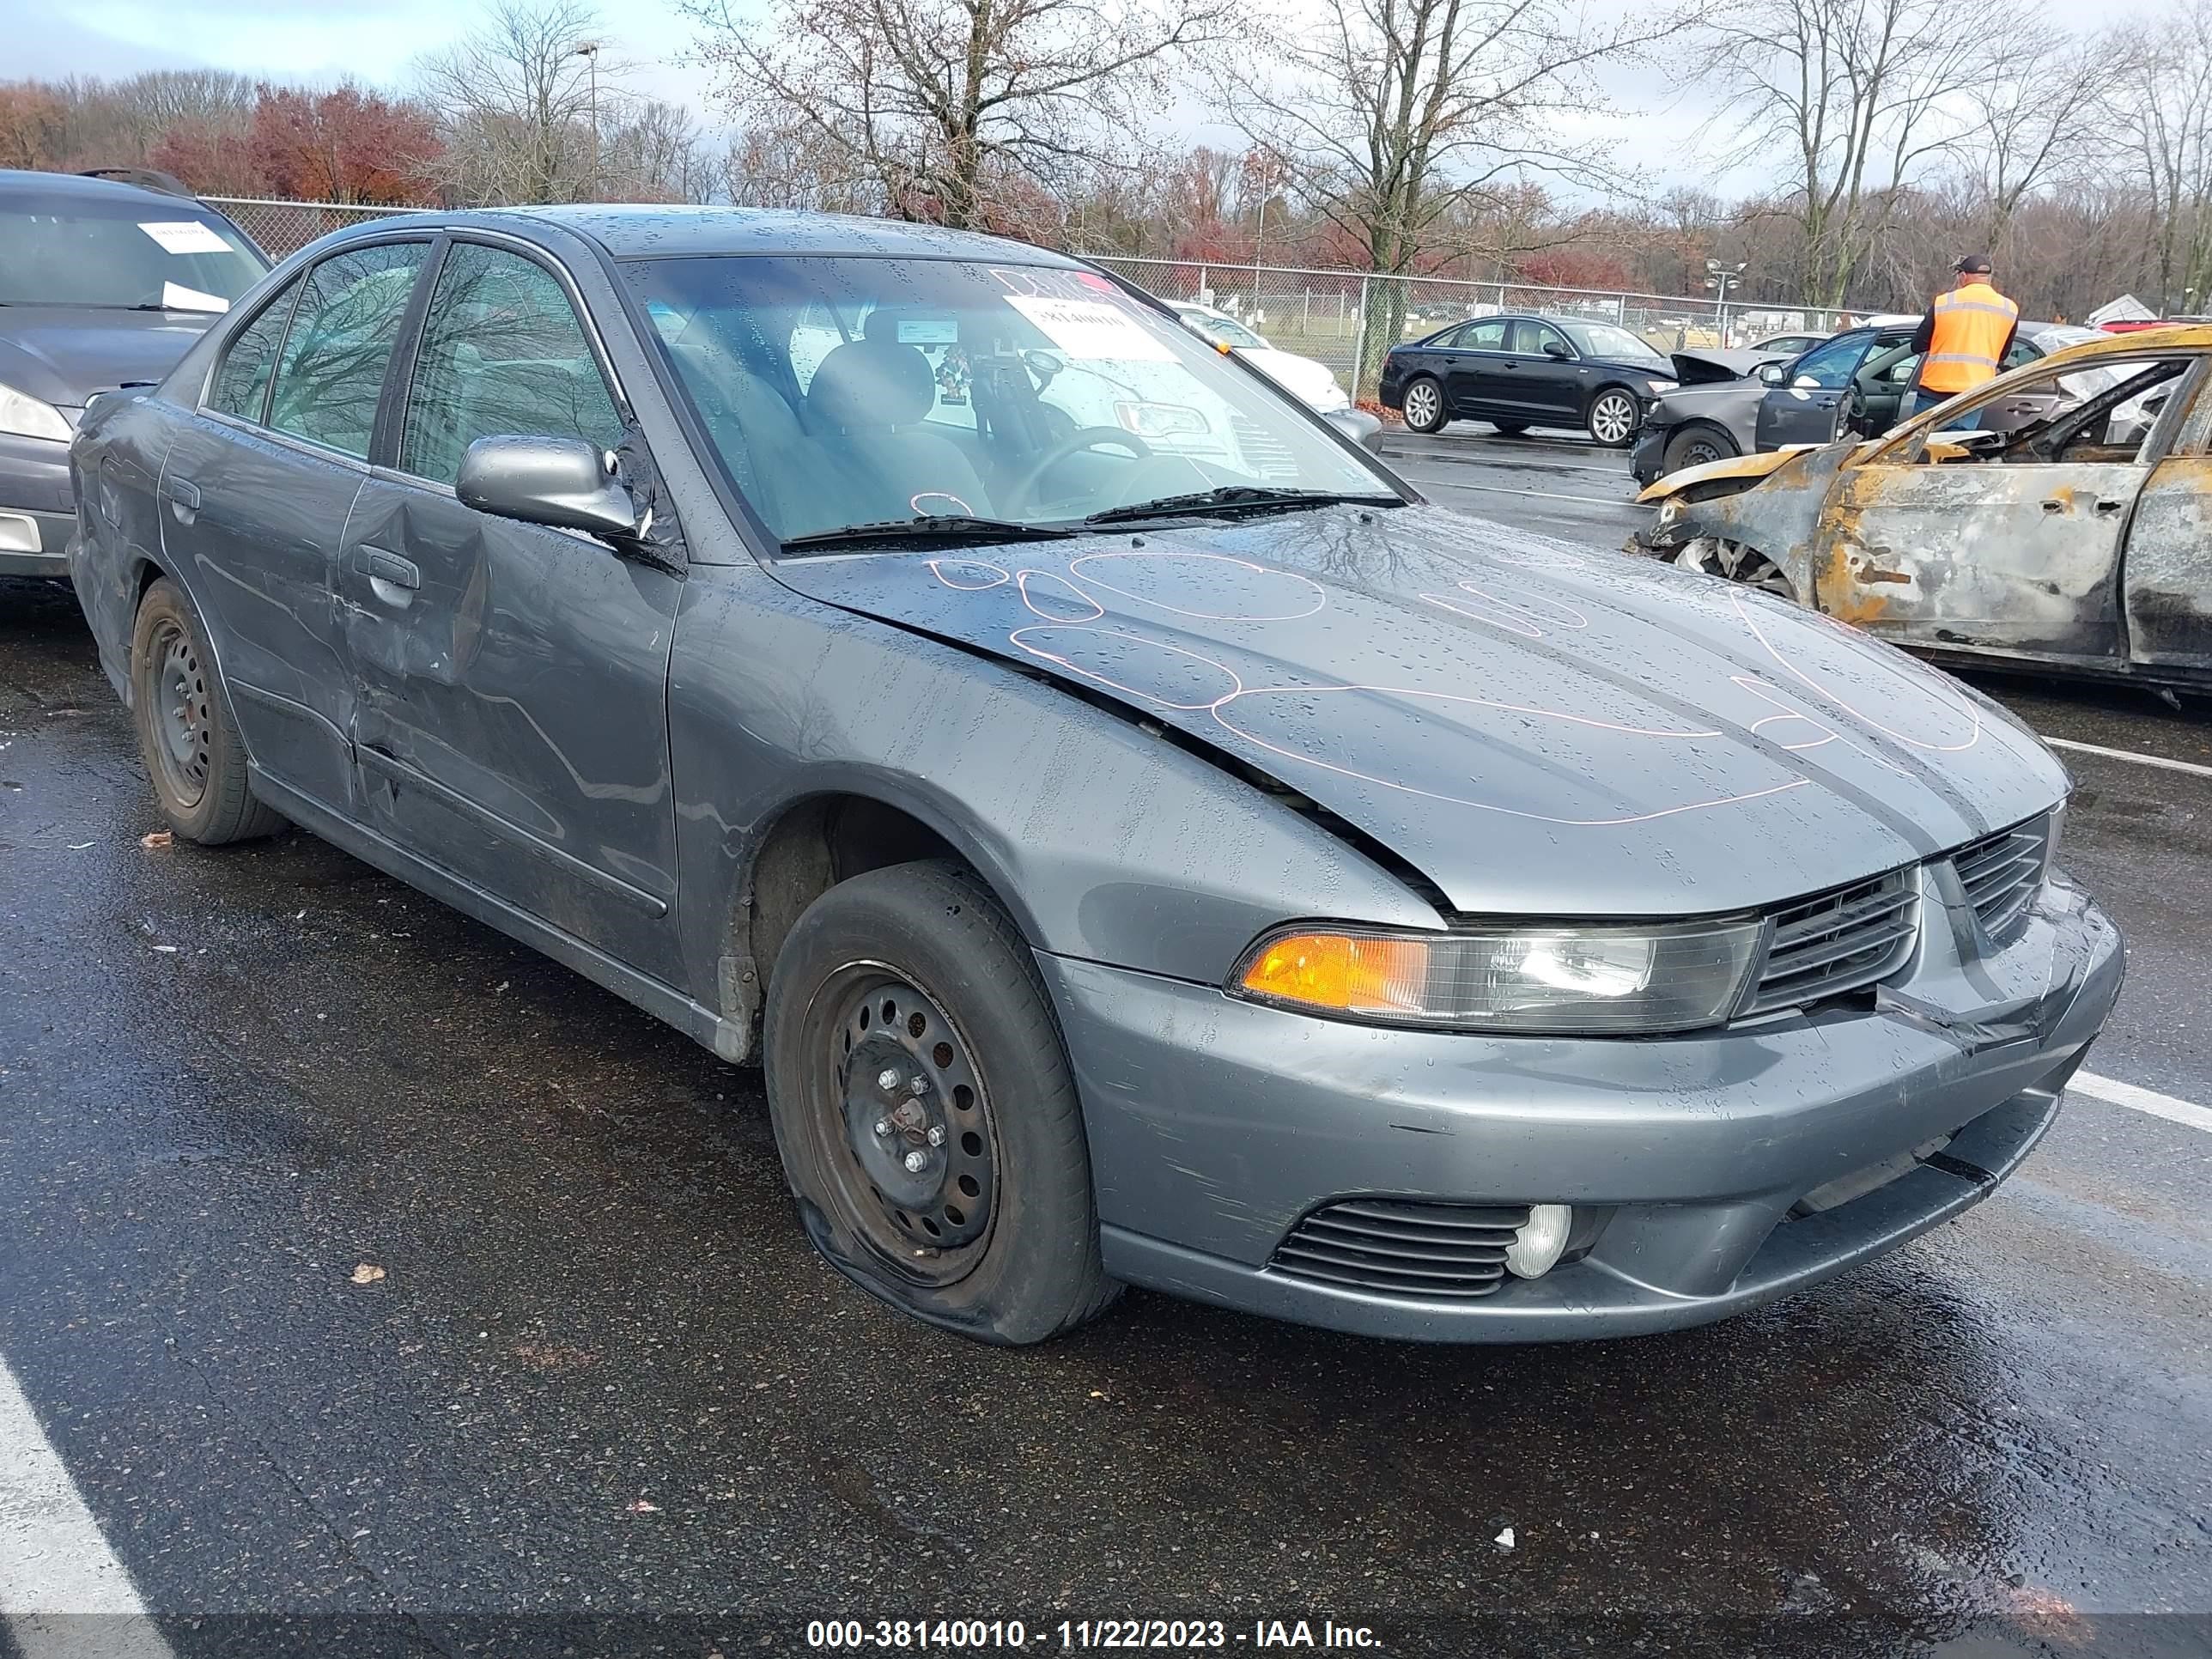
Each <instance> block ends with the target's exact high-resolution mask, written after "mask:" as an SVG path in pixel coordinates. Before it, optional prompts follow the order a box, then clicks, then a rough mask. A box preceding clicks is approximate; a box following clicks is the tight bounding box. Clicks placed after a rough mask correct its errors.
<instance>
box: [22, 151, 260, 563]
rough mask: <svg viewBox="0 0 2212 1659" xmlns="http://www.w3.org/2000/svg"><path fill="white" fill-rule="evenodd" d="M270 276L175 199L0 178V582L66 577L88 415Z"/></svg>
mask: <svg viewBox="0 0 2212 1659" xmlns="http://www.w3.org/2000/svg"><path fill="white" fill-rule="evenodd" d="M268 268H269V261H268V260H267V258H264V256H263V254H262V252H261V250H260V249H259V248H258V247H256V246H254V245H253V240H252V238H251V237H249V236H247V235H246V233H245V232H244V231H242V230H240V228H238V227H237V226H236V225H234V224H233V223H231V222H230V221H229V220H228V219H226V218H225V217H223V216H222V214H220V213H218V212H216V210H214V209H213V208H210V207H209V206H207V205H206V204H204V203H202V202H200V201H198V200H197V199H196V198H194V197H191V196H189V195H186V194H184V193H182V191H181V188H179V190H178V191H170V190H167V189H158V188H149V187H147V186H145V185H137V184H130V183H125V182H123V181H122V180H119V179H108V178H94V177H88V176H85V175H82V174H77V173H18V172H15V171H10V170H0V575H9V576H66V575H67V574H69V564H68V561H67V559H66V558H65V557H64V548H65V547H66V546H67V544H68V541H69V535H70V529H71V528H72V526H74V525H75V523H76V504H75V502H74V501H72V500H71V498H70V482H69V443H70V436H71V435H72V434H74V433H75V432H76V423H77V417H78V416H79V415H81V414H82V412H83V410H84V405H85V404H86V402H87V401H88V399H89V398H91V397H92V395H93V394H94V392H105V391H108V390H110V389H112V388H113V387H116V386H125V385H129V384H131V383H133V382H151V381H155V380H160V379H161V377H162V376H163V375H164V374H167V373H168V372H169V370H170V369H171V368H173V367H174V366H175V364H176V362H177V360H178V359H179V357H182V356H184V355H185V351H186V350H187V349H190V347H191V343H192V342H193V341H195V340H197V339H198V338H199V337H200V336H201V334H202V333H204V331H206V329H207V326H208V325H209V324H210V323H212V322H213V321H214V320H215V319H216V318H217V317H219V316H221V315H222V313H223V312H224V311H225V310H227V309H228V307H229V304H230V302H231V301H233V300H234V299H236V298H237V297H238V296H239V295H241V294H243V293H245V292H246V289H249V288H251V287H252V286H253V284H254V283H257V282H258V281H260V280H261V274H262V273H263V272H264V270H268Z"/></svg>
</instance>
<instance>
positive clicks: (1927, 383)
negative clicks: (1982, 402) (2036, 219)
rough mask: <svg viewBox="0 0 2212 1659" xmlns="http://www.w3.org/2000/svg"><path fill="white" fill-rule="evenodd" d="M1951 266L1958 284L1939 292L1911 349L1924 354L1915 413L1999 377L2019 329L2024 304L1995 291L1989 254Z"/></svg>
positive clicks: (1915, 392)
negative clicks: (2006, 355)
mask: <svg viewBox="0 0 2212 1659" xmlns="http://www.w3.org/2000/svg"><path fill="white" fill-rule="evenodd" d="M1952 270H1954V272H1955V273H1956V274H1957V276H1958V278H1959V280H1958V283H1957V285H1956V286H1954V288H1952V289H1951V290H1950V291H1949V292H1948V293H1945V294H1939V295H1936V303H1935V304H1933V305H1931V306H1930V307H1928V314H1927V315H1926V316H1925V317H1923V318H1922V319H1920V330H1919V332H1917V334H1915V335H1914V336H1913V337H1912V349H1914V350H1916V351H1917V352H1918V353H1919V354H1920V374H1919V378H1918V383H1917V385H1916V386H1914V387H1913V396H1912V407H1911V410H1910V411H1909V413H1910V414H1911V415H1918V414H1922V413H1923V412H1924V411H1926V410H1930V409H1933V408H1935V407H1936V404H1940V403H1944V402H1947V401H1948V400H1949V399H1950V398H1955V397H1957V396H1958V395H1959V394H1960V392H1972V390H1973V389H1974V388H1975V387H1976V386H1983V385H1985V384H1987V383H1988V382H1989V381H1990V380H1995V379H1996V376H1997V373H1998V369H1999V368H2000V366H2001V365H2002V363H2003V362H2004V358H2005V353H2007V352H2008V351H2010V350H2011V349H2012V341H2013V336H2014V335H2015V333H2017V332H2018V331H2019V329H2020V307H2018V306H2016V305H2015V304H2014V303H2013V302H2012V301H2010V300H2008V299H2006V298H2005V296H2004V295H2002V294H2000V293H1998V292H1997V291H1996V287H1995V286H1994V285H1993V283H1992V280H1991V277H1990V262H1989V261H1988V260H1987V259H1985V258H1982V257H1981V255H1979V254H1978V253H1970V254H1968V255H1967V256H1966V258H1963V259H1961V260H1960V261H1959V263H1958V264H1955V265H1954V266H1953V267H1952ZM1957 424H1958V425H1959V426H1960V427H1968V426H1972V425H1973V424H1974V421H1973V419H1972V418H1971V417H1970V418H1968V419H1966V420H1964V421H1960V422H1958V423H1957Z"/></svg>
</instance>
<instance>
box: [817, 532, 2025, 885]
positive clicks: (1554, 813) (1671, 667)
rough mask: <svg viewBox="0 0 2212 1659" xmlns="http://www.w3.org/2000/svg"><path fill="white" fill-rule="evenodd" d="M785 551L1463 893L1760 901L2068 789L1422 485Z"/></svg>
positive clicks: (1926, 698)
mask: <svg viewBox="0 0 2212 1659" xmlns="http://www.w3.org/2000/svg"><path fill="white" fill-rule="evenodd" d="M774 568H775V574H776V575H777V577H778V578H779V579H780V580H782V581H784V582H786V583H787V584H788V585H790V586H793V587H794V588H797V589H798V590H799V591H800V592H805V593H807V594H810V595H811V596H813V597H814V598H816V599H821V600H823V601H825V602H827V603H829V604H832V605H838V606H841V607H842V608H844V609H846V610H848V611H855V612H859V613H861V614H864V615H866V616H870V617H878V618H881V619H883V620H884V621H886V622H890V623H896V624H898V625H900V626H902V627H904V628H908V629H915V630H917V631H920V632H922V633H926V634H930V635H936V636H938V637H940V638H943V639H945V640H949V641H957V642H958V643H959V644H961V645H963V646H964V647H968V648H970V649H973V650H975V651H979V652H983V653H988V654H990V655H992V656H994V657H997V658H1001V659H1005V660H1006V661H1009V662H1012V663H1014V664H1017V665H1020V666H1022V667H1024V668H1026V669H1030V670H1032V671H1039V672H1042V673H1044V674H1046V675H1048V676H1051V677H1053V678H1056V679H1059V680H1061V681H1063V682H1065V683H1066V684H1069V685H1071V686H1073V687H1077V688H1079V689H1081V690H1084V691H1085V692H1087V693H1089V694H1091V695H1092V696H1103V697H1108V698H1111V699H1113V700H1114V701H1115V702H1118V703H1120V704H1121V705H1123V706H1125V707H1126V708H1127V709H1129V710H1130V711H1131V712H1132V713H1133V714H1138V715H1141V716H1143V717H1145V718H1146V719H1148V720H1155V721H1159V722H1162V723H1164V724H1165V725H1168V726H1175V727H1176V728H1178V729H1179V730H1180V731H1182V732H1186V733H1188V735H1189V736H1190V737H1192V738H1196V739H1197V740H1199V741H1200V743H1202V744H1205V745H1206V746H1208V747H1209V748H1211V749H1213V750H1218V751H1219V752H1221V753H1224V754H1225V755H1228V756H1231V757H1234V758H1235V759H1236V760H1237V761H1239V762H1242V763H1245V764H1247V765H1249V766H1250V767H1252V768H1255V769H1258V770H1260V771H1261V772H1264V773H1266V774H1267V775H1271V776H1272V777H1273V778H1275V779H1277V780H1279V781H1281V782H1282V783H1284V784H1285V785H1287V786H1288V787H1290V788H1291V790H1293V791H1295V792H1296V793H1297V795H1299V796H1303V797H1304V798H1306V799H1309V800H1310V801H1312V802H1314V803H1316V805H1318V806H1320V807H1321V808H1322V809H1325V810H1326V811H1328V813H1331V814H1333V815H1334V816H1335V817H1337V818H1339V819H1340V820H1342V821H1344V822H1346V823H1350V824H1351V825H1352V826H1354V827H1356V828H1357V829H1358V830H1360V831H1363V832H1364V833H1365V834H1366V835H1367V836H1371V837H1373V838H1374V839H1375V840H1376V841H1377V842H1381V843H1382V844H1383V845H1384V846H1385V847H1387V848H1389V849H1390V850H1391V851H1392V852H1394V853H1395V854H1397V855H1398V856H1399V857H1400V858H1401V859H1403V860H1406V861H1407V863H1408V864H1410V865H1412V866H1414V867H1415V868H1417V869H1418V870H1419V871H1420V872H1423V873H1424V874H1425V876H1426V877H1427V878H1429V879H1430V880H1431V882H1433V883H1434V884H1436V885H1437V887H1438V888H1440V889H1442V890H1443V894H1444V895H1445V896H1446V897H1447V898H1448V900H1449V903H1450V904H1451V906H1452V907H1453V908H1456V909H1458V910H1460V911H1463V912H1468V913H1478V914H1480V913H1498V914H1509V915H1510V914H1519V915H1550V916H1581V915H1598V916H1659V915H1703V914H1713V913H1717V912H1723V911H1729V910H1735V909H1740V908H1748V907H1752V906H1757V905H1764V904H1770V903H1773V902H1778V901H1781V900H1784V899H1789V898H1794V897H1797V896H1802V895H1804V894H1807V893H1810V892H1814V891H1818V890H1823V889H1826V888H1828V887H1832V886H1835V885H1838V884H1841V883H1844V882H1846V881H1850V880H1854V879H1857V878H1861V877H1863V876H1866V875H1871V874H1874V873H1875V872H1880V871H1882V870H1887V869H1891V868H1894V867H1896V866H1899V865H1901V864H1905V863H1908V862H1911V861H1913V860H1918V859H1922V858H1925V857H1927V856H1929V855H1930V854H1934V853H1936V852H1939V851H1942V850H1944V849H1946V848H1953V847H1956V846H1959V845H1960V844H1962V843H1964V842H1968V841H1971V840H1972V839H1974V838H1976V837H1978V836H1983V835H1986V834H1988V833H1990V831H1992V830H1995V829H2000V828H2003V827H2005V826H2007V825H2009V824H2012V823H2017V822H2019V821H2021V819H2024V818H2027V817H2031V816H2033V815H2034V814H2035V813H2037V812H2039V811H2045V809H2047V808H2049V807H2051V806H2052V805H2055V804H2056V803H2057V801H2059V800H2060V799H2063V793H2064V790H2065V775H2064V772H2063V769H2061V768H2060V767H2059V765H2058V764H2057V762H2056V761H2055V760H2054V759H2053V758H2052V757H2051V754H2050V752H2049V750H2045V748H2044V747H2043V746H2042V744H2040V743H2039V742H2038V741H2037V740H2036V738H2034V737H2033V735H2032V734H2031V733H2029V732H2027V731H2026V730H2025V729H2024V728H2022V727H2021V726H2019V725H2018V724H2017V723H2016V722H2015V721H2014V720H2012V719H2011V718H2010V717H2009V716H2008V715H2007V714H2004V713H2003V712H2002V710H2000V709H1999V708H1997V707H1996V705H1995V704H1993V703H1991V702H1988V701H1987V700H1986V699H1984V698H1982V697H1980V696H1978V695H1977V694H1975V693H1973V692H1971V691H1969V690H1966V688H1965V687H1963V686H1961V685H1960V684H1958V683H1957V682H1955V681H1954V680H1952V679H1950V678H1948V677H1947V676H1945V675H1942V674H1940V673H1938V672H1936V671H1935V670H1933V669H1930V668H1928V667H1926V666H1924V665H1921V664H1919V663H1917V662H1916V661H1914V660H1913V659H1911V658H1909V657H1906V656H1905V655H1904V654H1903V653H1900V652H1898V651H1895V650H1893V649H1891V648H1890V647H1886V646H1882V645H1880V644H1877V643H1875V642H1874V641H1870V640H1869V639H1867V638H1865V637H1864V636H1863V635H1859V634H1857V633H1855V632H1854V631H1853V630H1851V629H1848V628H1846V627H1844V626H1842V625H1841V624H1838V623H1833V622H1831V621H1828V620H1827V619H1826V618H1823V617H1820V616H1818V615H1816V614H1814V613H1812V612H1809V611H1802V610H1800V609H1799V608H1797V607H1796V606H1795V605H1790V604H1787V603H1786V602H1784V601H1782V600H1780V599H1775V598H1773V597H1772V596H1770V595H1767V594H1765V593H1761V592H1755V591H1752V590H1747V589H1743V588H1739V587H1735V586H1729V585H1727V584H1723V583H1721V582H1718V581H1715V580H1711V578H1709V577H1705V576H1700V575H1697V574H1692V573H1690V572H1686V571H1681V570H1677V569H1674V568H1672V567H1671V566H1667V565H1662V564H1657V563H1654V562H1647V561H1644V560H1638V559H1631V558H1628V557H1625V556H1621V555H1618V554H1611V553H1602V552H1594V551H1588V550H1580V549H1576V548H1572V547H1570V546H1568V545H1567V544H1564V543H1561V542H1557V541H1553V540H1551V539H1549V538H1544V537H1541V536H1534V535H1531V534H1528V533H1527V532H1521V531H1517V530H1512V529H1509V528H1507V527H1505V526H1500V525H1494V524H1490V523H1487V522H1485V521H1482V520H1473V519H1468V518H1464V517H1462V516H1460V515H1459V514H1456V513H1447V512H1444V511H1443V510H1441V509H1437V508H1432V507H1421V506H1411V507H1399V508H1395V509H1388V510H1383V511H1376V510H1371V509H1370V510H1361V509H1358V508H1353V507H1342V508H1327V509H1319V510H1315V511H1310V512H1303V513H1285V514H1280V515H1277V516H1273V517H1267V518H1261V519H1255V520H1245V521H1243V522H1241V523H1231V524H1220V523H1207V524H1195V523H1194V524H1189V525H1187V526H1182V527H1179V528H1176V529H1173V530H1170V531H1165V532H1155V531H1147V532H1145V533H1143V534H1142V535H1140V536H1129V535H1120V536H1111V537H1109V536H1098V537H1095V538H1084V539H1082V540H1079V541H1072V542H1066V543H1060V542H1051V543H1032V544H1015V545H1012V546H1006V547H999V548H963V549H962V550H959V551H957V552H953V551H949V550H948V551H945V552H940V553H937V554H934V555H931V554H927V553H921V552H915V553H904V552H901V553H889V554H882V553H878V554H857V555H839V556H815V557H809V558H785V559H781V560H778V561H776V562H775V567H774ZM1194 855H1198V854H1194ZM1204 855H1206V856H1222V857H1234V856H1235V855H1236V854H1235V849H1234V848H1218V849H1208V850H1207V851H1206V854H1204ZM1314 908H1315V910H1316V914H1324V915H1325V914H1327V912H1328V895H1327V894H1325V893H1316V895H1314Z"/></svg>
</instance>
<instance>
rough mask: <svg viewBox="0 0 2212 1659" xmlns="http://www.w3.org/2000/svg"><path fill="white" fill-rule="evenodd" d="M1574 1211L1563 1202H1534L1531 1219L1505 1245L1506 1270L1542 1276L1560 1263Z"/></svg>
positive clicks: (1524, 1276)
mask: <svg viewBox="0 0 2212 1659" xmlns="http://www.w3.org/2000/svg"><path fill="white" fill-rule="evenodd" d="M1574 1224H1575V1212H1573V1211H1572V1210H1571V1209H1570V1208H1568V1207H1567V1206H1565V1205H1564V1204H1532V1205H1530V1206H1528V1219H1527V1220H1526V1221H1524V1222H1522V1224H1521V1225H1520V1227H1519V1228H1518V1229H1517V1230H1516V1231H1515V1232H1514V1235H1513V1242H1512V1243H1510V1244H1508V1245H1507V1246H1506V1247H1505V1270H1506V1271H1507V1272H1508V1273H1512V1274H1513V1275H1514V1276H1515V1277H1516V1278H1519V1279H1541V1278H1542V1277H1543V1276H1544V1275H1545V1274H1546V1273H1549V1272H1551V1271H1552V1269H1553V1267H1556V1266H1558V1265H1559V1255H1560V1253H1561V1252H1562V1251H1564V1250H1565V1249H1566V1248H1567V1233H1568V1231H1569V1230H1570V1229H1571V1228H1572V1227H1573V1226H1574Z"/></svg>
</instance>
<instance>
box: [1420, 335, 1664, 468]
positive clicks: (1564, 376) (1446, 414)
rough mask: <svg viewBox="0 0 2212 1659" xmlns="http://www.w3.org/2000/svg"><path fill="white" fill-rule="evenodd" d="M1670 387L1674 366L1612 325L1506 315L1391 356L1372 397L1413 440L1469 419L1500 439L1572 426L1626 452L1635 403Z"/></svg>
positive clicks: (1639, 413) (1638, 414)
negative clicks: (1397, 413)
mask: <svg viewBox="0 0 2212 1659" xmlns="http://www.w3.org/2000/svg"><path fill="white" fill-rule="evenodd" d="M1674 385H1675V374H1674V364H1673V363H1672V362H1669V361H1668V359H1667V358H1666V357H1665V356H1663V355H1662V353H1660V352H1658V351H1656V350H1655V349H1653V348H1652V347H1650V346H1649V345H1647V344H1646V343H1644V341H1643V340H1642V339H1641V338H1639V337H1638V336H1636V335H1634V334H1632V333H1630V332H1629V331H1627V330H1626V329H1625V328H1622V327H1621V326H1620V325H1618V324H1616V323H1601V322H1593V321H1590V320H1589V319H1583V318H1575V317H1528V316H1522V317H1514V316H1505V317H1480V318H1476V319H1473V320H1472V321H1468V322H1464V323H1455V324H1454V325H1452V326H1451V327H1449V328H1447V329H1444V330H1442V331H1439V332H1437V333H1435V334H1431V335H1430V336H1429V337H1428V338H1426V339H1425V340H1416V341H1413V342H1412V343H1409V344H1407V345H1401V346H1393V347H1391V348H1390V350H1389V355H1388V356H1385V357H1384V358H1383V383H1382V386H1381V388H1380V394H1381V397H1382V399H1383V407H1385V408H1386V409H1395V410H1402V411H1403V412H1404V414H1405V416H1406V424H1407V426H1408V427H1411V428H1413V430H1414V431H1416V432H1436V431H1439V430H1441V429H1442V428H1443V425H1444V423H1445V422H1448V421H1456V420H1467V419H1469V418H1472V419H1474V420H1479V421H1488V422H1490V423H1491V424H1492V426H1494V427H1496V428H1498V430H1499V431H1500V432H1503V433H1506V434H1508V435H1518V434H1520V433H1523V432H1526V431H1527V430H1528V428H1530V427H1532V426H1548V427H1580V428H1582V429H1583V431H1585V432H1587V433H1589V435H1590V436H1591V437H1593V438H1595V439H1596V440H1597V441H1598V442H1600V443H1601V444H1605V445H1607V446H1608V447H1612V448H1615V449H1625V448H1626V447H1628V444H1629V443H1630V441H1632V440H1633V439H1634V438H1635V436H1636V428H1637V427H1638V424H1639V423H1640V422H1641V421H1642V420H1643V416H1644V404H1647V403H1648V402H1650V399H1651V398H1653V397H1654V396H1656V394H1658V393H1659V392H1671V391H1672V390H1674Z"/></svg>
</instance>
